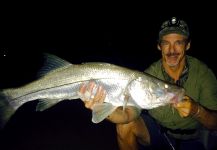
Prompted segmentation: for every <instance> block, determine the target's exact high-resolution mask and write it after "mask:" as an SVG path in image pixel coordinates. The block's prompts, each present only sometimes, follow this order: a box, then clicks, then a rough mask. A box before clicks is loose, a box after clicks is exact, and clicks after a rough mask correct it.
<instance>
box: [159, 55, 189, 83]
mask: <svg viewBox="0 0 217 150" xmlns="http://www.w3.org/2000/svg"><path fill="white" fill-rule="evenodd" d="M163 66H164V69H165V71H166V72H167V74H168V75H169V76H170V77H171V78H173V79H174V80H175V82H176V81H177V80H179V78H180V76H181V74H182V71H183V69H184V67H185V58H183V59H182V61H181V62H180V63H179V64H178V65H176V66H172V67H171V66H168V65H167V64H166V62H163Z"/></svg>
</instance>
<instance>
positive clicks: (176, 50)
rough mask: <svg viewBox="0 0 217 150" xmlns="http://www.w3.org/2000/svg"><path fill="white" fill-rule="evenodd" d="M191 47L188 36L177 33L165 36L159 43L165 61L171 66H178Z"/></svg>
mask: <svg viewBox="0 0 217 150" xmlns="http://www.w3.org/2000/svg"><path fill="white" fill-rule="evenodd" d="M189 48H190V42H187V38H186V37H185V36H183V35H180V34H177V33H171V34H167V35H165V36H163V37H162V39H161V41H160V43H159V45H158V49H159V50H161V52H162V57H163V61H164V62H165V63H166V64H167V65H168V66H169V67H176V66H177V65H178V64H179V63H180V62H181V60H182V59H183V58H184V55H185V51H186V50H187V49H189Z"/></svg>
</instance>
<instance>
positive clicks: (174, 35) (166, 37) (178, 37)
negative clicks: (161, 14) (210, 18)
mask: <svg viewBox="0 0 217 150" xmlns="http://www.w3.org/2000/svg"><path fill="white" fill-rule="evenodd" d="M186 39H187V37H186V36H184V35H181V34H177V33H170V34H167V35H164V36H163V37H162V39H161V40H165V41H171V40H174V41H176V40H186Z"/></svg>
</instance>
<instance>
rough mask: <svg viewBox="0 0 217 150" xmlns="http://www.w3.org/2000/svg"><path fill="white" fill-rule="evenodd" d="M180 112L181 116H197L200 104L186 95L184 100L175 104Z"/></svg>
mask: <svg viewBox="0 0 217 150" xmlns="http://www.w3.org/2000/svg"><path fill="white" fill-rule="evenodd" d="M173 106H174V107H175V108H176V109H177V110H178V112H179V115H180V116H181V117H188V116H190V115H192V116H195V115H198V113H199V107H200V106H199V104H197V103H196V102H194V101H193V100H191V98H190V97H188V96H185V97H184V99H183V100H182V101H180V102H179V103H177V104H174V105H173Z"/></svg>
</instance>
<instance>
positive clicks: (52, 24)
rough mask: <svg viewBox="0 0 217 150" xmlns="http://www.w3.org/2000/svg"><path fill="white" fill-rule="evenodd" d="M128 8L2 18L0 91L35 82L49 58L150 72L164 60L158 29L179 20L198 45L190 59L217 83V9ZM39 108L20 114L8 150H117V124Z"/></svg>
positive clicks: (38, 11) (8, 12)
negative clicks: (205, 67) (45, 57)
mask: <svg viewBox="0 0 217 150" xmlns="http://www.w3.org/2000/svg"><path fill="white" fill-rule="evenodd" d="M57 5H58V4H57ZM128 5H129V6H127V7H125V6H117V7H115V6H116V5H114V6H113V7H110V6H108V7H106V6H107V5H102V6H98V5H97V6H92V5H91V6H88V5H87V6H83V5H79V7H78V6H77V5H70V6H68V7H61V6H59V7H57V6H53V5H52V4H50V5H46V6H44V7H40V8H39V7H36V8H35V7H34V8H33V6H32V5H31V6H29V7H25V10H24V9H19V8H16V9H14V8H12V7H9V9H5V10H3V11H2V13H1V20H0V21H1V28H0V29H1V33H0V37H1V41H0V44H1V47H0V48H1V49H0V50H1V51H0V54H1V55H0V67H1V73H0V88H7V87H16V86H20V85H23V84H25V83H28V82H30V81H32V80H34V79H36V74H37V71H38V70H39V69H40V67H41V66H42V64H43V63H42V62H43V60H42V53H43V52H47V53H51V54H55V55H57V56H59V57H61V58H63V59H66V60H67V61H69V62H71V63H82V62H90V61H95V62H96V61H101V62H109V63H114V64H117V65H121V66H126V67H129V68H132V69H137V70H140V71H143V70H144V69H145V68H147V67H148V66H149V65H150V64H151V63H152V62H154V61H156V60H158V59H159V58H160V56H161V55H160V52H159V51H158V50H157V48H156V44H157V36H158V29H159V27H160V24H161V23H162V21H164V20H165V19H168V18H170V17H173V16H177V17H180V18H181V19H184V20H185V21H186V22H187V23H188V25H189V28H190V32H191V37H192V45H191V49H190V50H189V51H188V52H187V53H188V54H189V55H192V56H195V57H197V58H199V59H200V60H202V61H203V62H205V63H206V64H207V65H208V66H209V67H210V68H211V69H212V70H213V71H214V73H215V74H216V75H217V67H216V54H215V53H216V40H217V38H216V36H215V35H216V33H217V30H216V27H217V23H216V15H215V9H213V8H212V7H211V6H212V5H211V4H210V5H203V4H201V6H200V7H196V5H195V6H194V5H193V6H188V7H186V8H184V10H183V9H181V7H180V8H177V9H176V8H174V7H177V4H174V6H173V7H168V8H165V10H166V12H165V10H164V8H162V10H159V9H158V8H156V7H153V9H152V7H150V8H149V6H148V5H145V6H140V5H139V4H138V8H137V7H133V6H131V5H130V4H128ZM71 6H72V7H71ZM160 6H161V5H160ZM197 6H198V4H197ZM158 7H159V6H158ZM183 7H185V6H183ZM147 8H149V9H151V10H147ZM171 8H172V9H171ZM205 9H206V11H205ZM12 10H14V11H13V12H12ZM36 103H37V101H33V102H29V103H26V104H24V105H23V106H22V107H21V108H19V109H18V111H17V112H16V114H15V115H14V116H13V117H12V119H11V120H10V121H9V123H8V124H7V126H6V128H5V129H4V130H3V131H1V132H0V134H1V135H0V136H1V137H0V138H1V144H0V149H1V150H3V149H7V150H10V149H13V150H21V149H22V150H51V149H52V150H72V149H75V150H80V149H89V150H97V149H108V150H111V149H113V150H115V149H118V147H117V142H116V131H115V126H114V124H112V123H110V122H108V121H103V122H101V123H99V124H93V123H92V122H91V112H90V111H89V110H87V109H85V108H84V106H83V104H82V102H81V101H80V100H75V101H68V100H66V101H63V102H61V103H59V104H57V105H55V106H54V107H52V108H50V109H48V110H46V111H44V112H35V106H36Z"/></svg>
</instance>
